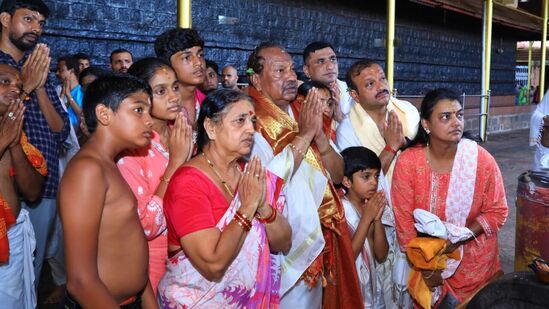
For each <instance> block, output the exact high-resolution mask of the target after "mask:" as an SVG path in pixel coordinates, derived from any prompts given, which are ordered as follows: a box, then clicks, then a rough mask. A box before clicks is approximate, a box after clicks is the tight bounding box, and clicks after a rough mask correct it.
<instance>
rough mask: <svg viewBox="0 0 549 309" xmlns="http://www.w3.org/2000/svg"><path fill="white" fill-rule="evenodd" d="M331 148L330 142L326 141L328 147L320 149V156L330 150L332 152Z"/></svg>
mask: <svg viewBox="0 0 549 309" xmlns="http://www.w3.org/2000/svg"><path fill="white" fill-rule="evenodd" d="M332 150H333V148H332V145H330V143H328V147H327V148H326V149H324V150H322V151H320V156H321V157H324V156H325V155H327V154H329V153H330V152H332Z"/></svg>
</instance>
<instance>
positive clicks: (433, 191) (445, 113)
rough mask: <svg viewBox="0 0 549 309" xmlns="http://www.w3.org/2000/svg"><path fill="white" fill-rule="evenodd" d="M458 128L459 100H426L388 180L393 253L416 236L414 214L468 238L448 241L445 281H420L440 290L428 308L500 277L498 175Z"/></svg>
mask: <svg viewBox="0 0 549 309" xmlns="http://www.w3.org/2000/svg"><path fill="white" fill-rule="evenodd" d="M463 127H464V125H463V108H462V105H461V102H460V100H459V95H457V94H456V93H454V92H452V91H450V90H446V89H437V90H433V91H431V92H429V93H428V94H427V95H426V96H425V98H424V100H423V102H422V105H421V125H420V127H419V132H418V135H417V137H416V139H415V140H414V141H413V142H412V144H411V147H409V148H408V149H407V150H405V151H404V152H403V153H402V154H401V155H400V156H399V158H398V160H397V163H396V166H395V172H394V175H393V185H392V190H391V197H392V200H393V209H394V213H395V218H396V230H397V236H398V240H399V243H400V244H401V246H402V248H401V250H404V249H405V248H406V245H407V244H408V243H409V242H410V241H411V240H412V239H413V238H414V237H416V236H417V232H416V229H415V227H414V223H415V222H414V217H413V214H412V213H413V211H414V209H417V208H420V209H424V210H427V211H429V212H431V213H433V214H435V215H437V216H438V217H439V218H440V219H441V220H442V221H446V222H451V223H453V224H456V225H461V226H465V227H467V228H469V229H470V230H471V231H472V232H473V233H474V234H475V236H474V237H473V236H471V237H470V238H469V239H467V240H465V241H462V242H459V243H456V244H452V243H451V242H449V241H448V243H447V245H448V247H447V249H446V252H451V251H453V250H455V249H457V248H459V247H460V246H463V247H462V248H463V258H462V260H461V262H460V265H459V266H458V268H457V269H456V271H455V272H454V274H453V275H452V276H450V277H449V278H447V279H445V280H443V279H442V277H441V273H440V272H436V273H434V274H429V273H427V274H424V279H425V281H426V283H427V285H428V286H429V287H431V288H433V287H435V286H439V285H442V293H443V294H442V296H441V297H440V298H439V302H438V303H437V304H436V306H438V305H439V304H440V303H441V301H442V302H445V303H446V304H451V306H450V307H452V306H455V305H456V304H457V303H460V302H463V301H464V300H465V299H467V298H468V297H469V296H471V295H472V294H474V293H475V292H476V291H477V290H478V289H479V288H480V287H482V286H483V285H484V284H485V283H486V282H488V281H489V280H490V279H491V278H492V277H493V276H494V275H496V273H498V272H499V271H500V263H499V249H498V239H497V231H498V230H499V229H500V228H501V226H502V225H503V223H504V222H505V219H506V217H507V211H508V210H507V201H506V199H505V191H504V185H503V180H502V177H501V172H500V170H499V168H498V166H497V164H496V162H495V160H494V158H493V157H492V156H491V155H490V154H489V153H488V152H487V151H486V150H485V149H483V148H482V147H480V146H478V145H476V143H474V142H473V141H471V140H470V139H468V138H467V137H464V136H463ZM467 145H468V146H467ZM464 147H469V148H467V151H463V149H465V148H464ZM460 148H461V149H462V151H461V152H460V150H459V149H460ZM475 157H476V160H475V159H474V158H475ZM475 170H476V171H475ZM467 173H469V176H468V177H462V178H461V179H459V178H456V179H454V182H452V177H456V176H457V174H460V175H462V176H463V175H467ZM468 184H469V188H467V185H468ZM467 196H470V198H469V199H467ZM456 201H457V203H456ZM448 205H451V207H454V208H450V206H448ZM460 219H461V220H460ZM460 222H461V223H460Z"/></svg>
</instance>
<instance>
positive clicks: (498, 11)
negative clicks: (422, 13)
mask: <svg viewBox="0 0 549 309" xmlns="http://www.w3.org/2000/svg"><path fill="white" fill-rule="evenodd" d="M519 1H520V0H519ZM413 2H416V3H420V4H424V5H428V6H431V7H439V8H443V9H447V10H452V11H456V12H459V13H462V14H466V15H470V16H473V17H477V18H481V19H482V15H483V3H484V1H483V0H413ZM541 2H542V0H529V1H528V2H519V6H518V8H516V9H515V8H512V7H508V6H505V5H502V4H499V3H497V2H494V11H493V21H494V23H497V24H501V25H505V26H508V27H512V28H516V29H521V30H524V31H527V32H534V33H541V31H542V29H541V25H542V23H543V18H541Z"/></svg>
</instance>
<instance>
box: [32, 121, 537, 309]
mask: <svg viewBox="0 0 549 309" xmlns="http://www.w3.org/2000/svg"><path fill="white" fill-rule="evenodd" d="M482 146H483V147H484V148H486V149H487V150H488V151H489V152H490V153H491V154H492V155H493V156H494V158H495V159H496V161H497V163H498V165H499V167H500V169H501V172H502V174H503V180H504V182H505V192H506V195H507V204H508V206H509V216H508V218H507V222H506V223H505V225H504V226H503V228H502V229H501V231H500V232H499V235H498V236H499V245H500V258H501V267H502V269H503V271H504V272H505V273H509V272H512V271H513V268H514V256H515V213H516V212H515V199H516V190H517V178H518V176H519V175H520V174H521V173H523V172H525V171H526V170H528V169H529V168H530V167H531V165H532V160H533V157H534V155H533V153H534V152H533V150H532V149H531V148H530V147H528V131H527V130H519V131H513V132H506V133H500V134H494V135H490V136H489V137H488V141H487V142H486V143H484V144H483V145H482ZM52 287H53V285H52V281H51V275H50V274H49V267H48V266H47V265H45V267H44V271H43V275H42V280H41V283H40V288H39V302H38V303H39V305H38V308H42V309H48V308H58V305H49V306H46V305H43V304H41V303H42V301H43V300H44V298H45V297H46V296H47V295H48V294H49V291H51V288H52Z"/></svg>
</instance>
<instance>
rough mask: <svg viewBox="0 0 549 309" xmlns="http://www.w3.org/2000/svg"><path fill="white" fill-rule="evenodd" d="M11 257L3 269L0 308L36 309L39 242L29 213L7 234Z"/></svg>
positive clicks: (0, 270) (1, 267)
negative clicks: (36, 270)
mask: <svg viewBox="0 0 549 309" xmlns="http://www.w3.org/2000/svg"><path fill="white" fill-rule="evenodd" d="M8 240H9V243H10V257H9V261H8V262H7V263H6V264H3V265H1V266H0V304H1V305H0V306H1V307H2V308H25V309H34V308H36V291H35V289H34V266H33V259H34V249H35V247H36V239H35V237H34V230H33V228H32V224H31V222H30V219H29V213H28V211H27V210H25V209H21V212H20V213H19V216H18V217H17V222H16V223H15V225H13V226H12V227H11V228H10V229H9V230H8Z"/></svg>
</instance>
